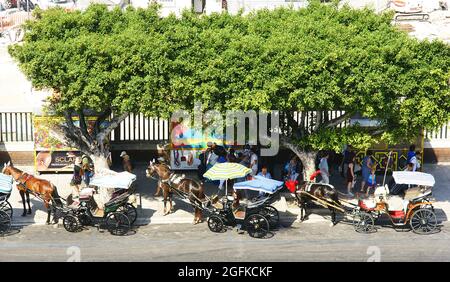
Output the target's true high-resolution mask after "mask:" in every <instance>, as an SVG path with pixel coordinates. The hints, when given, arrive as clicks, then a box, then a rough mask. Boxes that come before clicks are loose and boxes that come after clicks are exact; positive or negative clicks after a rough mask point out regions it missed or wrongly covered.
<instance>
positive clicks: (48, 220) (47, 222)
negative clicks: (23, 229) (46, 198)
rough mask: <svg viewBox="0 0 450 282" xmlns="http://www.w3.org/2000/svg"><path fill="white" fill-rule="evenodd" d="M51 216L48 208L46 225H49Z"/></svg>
mask: <svg viewBox="0 0 450 282" xmlns="http://www.w3.org/2000/svg"><path fill="white" fill-rule="evenodd" d="M51 215H52V210H51V208H50V207H48V208H47V221H46V222H45V223H46V224H47V225H48V224H50V217H51Z"/></svg>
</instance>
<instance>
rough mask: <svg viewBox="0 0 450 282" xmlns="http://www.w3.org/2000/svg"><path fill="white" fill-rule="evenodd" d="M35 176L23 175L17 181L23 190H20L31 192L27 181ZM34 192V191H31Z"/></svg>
mask: <svg viewBox="0 0 450 282" xmlns="http://www.w3.org/2000/svg"><path fill="white" fill-rule="evenodd" d="M32 177H33V176H32V175H30V174H28V173H25V172H24V173H22V175H20V176H19V178H17V179H16V182H17V185H18V186H19V187H21V188H19V190H20V191H22V192H27V191H28V192H30V191H31V190H30V189H28V188H27V186H26V184H27V181H28V180H30V179H31V178H32ZM31 192H32V191H31Z"/></svg>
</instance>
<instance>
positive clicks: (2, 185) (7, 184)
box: [0, 173, 13, 194]
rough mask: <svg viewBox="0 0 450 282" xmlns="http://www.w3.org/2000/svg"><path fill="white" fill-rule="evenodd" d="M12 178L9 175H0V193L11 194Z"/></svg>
mask: <svg viewBox="0 0 450 282" xmlns="http://www.w3.org/2000/svg"><path fill="white" fill-rule="evenodd" d="M12 186H13V178H12V177H11V176H10V175H6V174H3V173H0V193H6V194H9V193H11V190H12Z"/></svg>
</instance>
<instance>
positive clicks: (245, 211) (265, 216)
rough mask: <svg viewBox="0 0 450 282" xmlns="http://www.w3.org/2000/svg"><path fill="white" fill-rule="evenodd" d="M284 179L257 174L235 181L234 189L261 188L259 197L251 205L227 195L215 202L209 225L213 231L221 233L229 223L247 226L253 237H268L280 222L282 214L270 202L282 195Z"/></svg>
mask: <svg viewBox="0 0 450 282" xmlns="http://www.w3.org/2000/svg"><path fill="white" fill-rule="evenodd" d="M282 188H283V182H280V181H276V180H272V179H267V178H264V177H262V176H255V178H254V179H253V180H248V181H244V182H239V183H235V184H234V186H233V189H234V190H235V191H239V190H253V191H258V192H259V196H258V197H257V198H255V199H254V200H253V201H250V202H249V203H248V204H239V201H237V199H236V198H234V197H231V196H228V195H226V196H225V197H223V198H222V200H221V201H219V202H217V203H215V204H213V205H212V207H213V208H212V214H211V215H210V216H209V218H208V227H209V229H210V230H211V231H212V232H222V231H223V230H224V229H225V227H226V226H231V227H237V229H238V230H241V229H244V230H246V231H247V233H248V234H249V235H250V236H251V237H254V238H265V237H266V236H267V234H268V233H269V232H270V230H272V229H276V228H277V227H278V224H279V220H280V217H279V214H278V211H277V209H276V208H275V207H273V206H272V205H271V204H272V203H273V202H274V201H276V199H278V198H279V191H280V190H281V189H282Z"/></svg>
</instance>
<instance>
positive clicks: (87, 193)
mask: <svg viewBox="0 0 450 282" xmlns="http://www.w3.org/2000/svg"><path fill="white" fill-rule="evenodd" d="M94 192H95V189H94V188H83V189H82V190H81V191H80V200H84V199H89V198H91V197H92V196H93V195H94Z"/></svg>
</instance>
